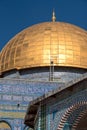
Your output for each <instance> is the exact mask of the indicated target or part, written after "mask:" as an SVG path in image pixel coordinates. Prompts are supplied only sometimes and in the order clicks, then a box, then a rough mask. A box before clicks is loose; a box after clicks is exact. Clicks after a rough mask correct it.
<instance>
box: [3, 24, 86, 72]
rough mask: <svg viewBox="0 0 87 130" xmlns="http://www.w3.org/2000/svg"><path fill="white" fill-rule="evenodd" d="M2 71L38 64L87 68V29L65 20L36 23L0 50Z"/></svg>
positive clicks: (36, 65) (37, 65)
mask: <svg viewBox="0 0 87 130" xmlns="http://www.w3.org/2000/svg"><path fill="white" fill-rule="evenodd" d="M0 55H1V72H5V71H8V70H11V69H23V68H31V67H39V66H50V62H51V61H53V64H54V66H72V67H79V68H87V31H85V30H83V29H81V28H79V27H77V26H74V25H71V24H68V23H63V22H45V23H40V24H36V25H33V26H31V27H29V28H27V29H25V30H23V31H22V32H20V33H19V34H17V35H16V36H15V37H13V38H12V39H11V40H10V41H9V42H8V43H7V45H6V46H5V47H4V48H3V49H2V51H1V54H0Z"/></svg>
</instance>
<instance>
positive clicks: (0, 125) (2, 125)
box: [0, 121, 11, 130]
mask: <svg viewBox="0 0 87 130" xmlns="http://www.w3.org/2000/svg"><path fill="white" fill-rule="evenodd" d="M0 130H11V127H10V125H9V124H8V123H7V122H5V121H0Z"/></svg>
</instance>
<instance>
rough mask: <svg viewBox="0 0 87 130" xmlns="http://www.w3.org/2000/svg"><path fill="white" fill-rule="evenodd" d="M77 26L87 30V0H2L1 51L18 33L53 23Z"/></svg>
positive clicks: (0, 7)
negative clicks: (54, 14)
mask: <svg viewBox="0 0 87 130" xmlns="http://www.w3.org/2000/svg"><path fill="white" fill-rule="evenodd" d="M53 8H54V9H55V12H56V18H57V21H63V22H68V23H72V24H75V25H77V26H79V27H81V28H84V29H86V30H87V0H0V50H1V48H3V47H4V45H5V44H6V43H7V42H8V41H9V40H10V39H11V38H12V37H13V36H15V34H17V33H18V32H20V31H22V30H23V29H24V28H27V27H29V26H31V25H33V24H36V23H40V22H46V21H51V17H52V10H53Z"/></svg>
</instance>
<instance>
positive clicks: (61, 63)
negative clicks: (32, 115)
mask: <svg viewBox="0 0 87 130" xmlns="http://www.w3.org/2000/svg"><path fill="white" fill-rule="evenodd" d="M86 73H87V31H86V30H84V29H81V28H80V27H77V26H75V25H72V24H69V23H65V22H56V21H55V15H54V14H53V17H52V22H43V23H39V24H36V25H32V26H31V27H28V28H26V29H24V30H23V31H21V32H20V33H18V34H17V35H15V36H14V37H13V38H12V39H11V40H10V41H9V42H8V43H7V44H6V45H5V47H4V48H3V49H2V50H1V52H0V77H1V78H0V115H1V117H0V128H1V129H8V130H17V129H18V130H26V129H30V127H29V126H26V125H24V123H23V120H24V116H25V112H26V109H27V106H28V103H29V102H30V101H32V100H34V99H36V98H39V97H40V96H42V95H44V94H46V93H48V92H50V91H53V90H56V89H58V88H62V86H64V85H66V84H68V83H70V82H72V81H74V80H76V79H79V78H80V77H82V76H83V75H84V74H86ZM3 124H4V125H3Z"/></svg>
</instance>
